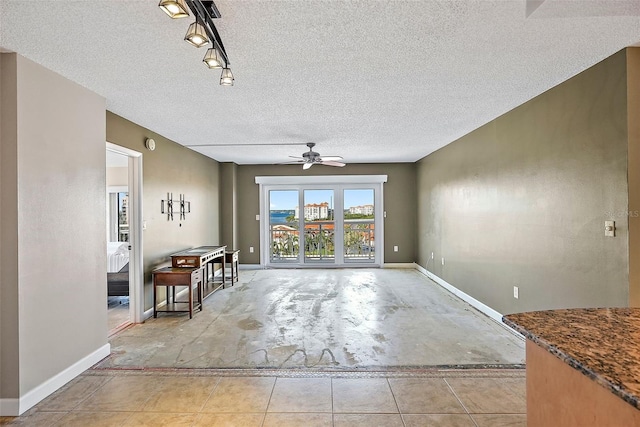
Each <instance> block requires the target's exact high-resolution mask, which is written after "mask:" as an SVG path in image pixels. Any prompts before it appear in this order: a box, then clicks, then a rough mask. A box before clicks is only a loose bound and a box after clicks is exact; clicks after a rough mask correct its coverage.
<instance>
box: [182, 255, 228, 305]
mask: <svg viewBox="0 0 640 427" xmlns="http://www.w3.org/2000/svg"><path fill="white" fill-rule="evenodd" d="M226 248H227V247H226V245H225V246H198V247H197V248H192V249H187V250H184V251H180V252H177V253H175V254H172V255H171V265H172V266H173V267H174V268H201V269H202V273H203V277H202V299H205V298H207V297H208V296H209V295H211V294H212V293H214V292H215V291H217V290H218V289H219V288H221V287H222V288H223V289H224V287H225V285H226V282H225V265H224V264H225V262H224V261H225V250H226ZM216 263H218V264H220V265H221V267H222V275H221V277H220V280H216V278H215V270H214V264H216ZM209 267H211V273H209ZM209 277H211V280H209Z"/></svg>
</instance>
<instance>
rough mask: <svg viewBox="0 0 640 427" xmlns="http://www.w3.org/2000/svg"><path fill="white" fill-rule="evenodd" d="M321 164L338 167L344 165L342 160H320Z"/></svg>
mask: <svg viewBox="0 0 640 427" xmlns="http://www.w3.org/2000/svg"><path fill="white" fill-rule="evenodd" d="M320 164H321V165H327V166H338V167H339V168H341V167H343V166H346V164H345V163H342V162H336V161H335V160H322V161H321V162H320Z"/></svg>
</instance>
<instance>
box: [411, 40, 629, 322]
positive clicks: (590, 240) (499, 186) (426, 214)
mask: <svg viewBox="0 0 640 427" xmlns="http://www.w3.org/2000/svg"><path fill="white" fill-rule="evenodd" d="M626 64H627V63H626V57H625V52H620V53H618V54H615V55H613V56H612V57H611V58H609V59H607V60H605V61H603V62H602V63H600V64H597V65H595V66H594V67H592V68H590V69H588V70H586V71H585V72H583V73H581V74H579V75H578V76H576V77H574V78H572V79H570V80H569V81H567V82H565V83H562V84H561V85H559V86H557V87H555V88H553V89H551V90H549V91H548V92H546V93H544V94H542V95H540V96H538V97H537V98H535V99H533V100H531V101H529V102H527V103H526V104H524V105H522V106H520V107H518V108H516V109H514V110H512V111H511V112H509V113H507V114H505V115H503V116H501V117H499V118H497V119H496V120H494V121H492V122H490V123H488V124H487V125H485V126H483V127H482V128H480V129H478V130H476V131H474V132H472V133H470V134H468V135H466V136H465V137H463V138H460V139H459V140H457V141H455V142H453V143H452V144H450V145H448V146H446V147H444V148H442V149H440V150H439V151H437V152H435V153H433V154H431V155H429V156H427V157H426V158H424V159H422V160H421V161H420V162H419V163H418V234H417V235H418V262H419V264H420V265H422V266H423V267H424V266H425V265H426V264H427V261H428V259H429V257H430V255H431V252H434V254H435V262H433V261H429V265H428V269H429V270H430V271H432V272H434V273H435V274H436V275H438V276H440V277H441V278H443V279H444V280H446V281H447V282H449V283H451V284H452V285H454V286H455V287H457V288H459V289H461V290H462V291H464V292H466V293H467V294H469V295H471V296H473V297H474V298H476V299H478V300H480V301H482V302H483V303H485V304H487V305H488V306H490V307H492V308H494V309H495V310H498V311H499V312H501V313H510V312H520V311H528V310H538V309H551V308H558V307H591V306H625V305H627V303H628V270H629V260H628V252H627V251H628V243H627V242H628V228H627V214H626V212H627V210H628V204H627V201H628V198H627V110H626V108H627V80H626ZM608 219H613V220H615V221H616V226H617V233H616V234H617V235H616V237H615V238H610V237H605V236H604V221H605V220H608ZM442 257H444V258H445V265H444V266H442V265H441V258H442ZM513 286H518V287H519V288H520V298H519V299H514V298H513Z"/></svg>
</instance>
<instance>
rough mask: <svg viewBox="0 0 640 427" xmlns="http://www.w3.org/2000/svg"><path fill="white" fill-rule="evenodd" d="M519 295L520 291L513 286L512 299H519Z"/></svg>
mask: <svg viewBox="0 0 640 427" xmlns="http://www.w3.org/2000/svg"><path fill="white" fill-rule="evenodd" d="M519 295H520V289H518V287H517V286H514V287H513V297H514V298H515V299H518V298H520V296H519Z"/></svg>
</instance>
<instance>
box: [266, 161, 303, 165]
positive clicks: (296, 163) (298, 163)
mask: <svg viewBox="0 0 640 427" xmlns="http://www.w3.org/2000/svg"><path fill="white" fill-rule="evenodd" d="M304 163H305V161H304V160H298V161H291V162H280V163H274V165H302V164H304Z"/></svg>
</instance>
